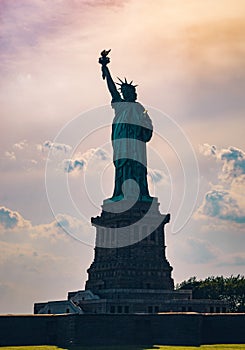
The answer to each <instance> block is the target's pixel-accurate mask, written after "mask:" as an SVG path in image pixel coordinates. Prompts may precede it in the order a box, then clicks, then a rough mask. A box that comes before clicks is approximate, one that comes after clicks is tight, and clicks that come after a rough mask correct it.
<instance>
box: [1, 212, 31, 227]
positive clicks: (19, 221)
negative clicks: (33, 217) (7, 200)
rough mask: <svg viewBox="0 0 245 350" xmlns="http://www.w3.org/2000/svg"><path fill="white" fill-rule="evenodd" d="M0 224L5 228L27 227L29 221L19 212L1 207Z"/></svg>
mask: <svg viewBox="0 0 245 350" xmlns="http://www.w3.org/2000/svg"><path fill="white" fill-rule="evenodd" d="M0 225H1V226H2V227H3V228H5V229H16V228H17V227H18V228H25V227H26V228H27V227H29V226H30V223H29V221H27V220H25V219H24V218H23V217H22V216H21V215H20V214H19V213H18V212H16V211H13V210H11V209H8V208H6V207H3V206H2V207H0Z"/></svg>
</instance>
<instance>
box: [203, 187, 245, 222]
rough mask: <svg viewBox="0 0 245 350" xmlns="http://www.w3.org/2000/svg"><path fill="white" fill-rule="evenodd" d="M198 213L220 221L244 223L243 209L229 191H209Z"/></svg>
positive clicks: (244, 214) (244, 213) (244, 209)
mask: <svg viewBox="0 0 245 350" xmlns="http://www.w3.org/2000/svg"><path fill="white" fill-rule="evenodd" d="M199 213H200V214H202V215H204V216H207V217H213V218H218V219H220V220H225V221H230V222H235V223H237V224H244V223H245V207H241V205H240V203H239V202H238V200H237V199H236V198H234V196H233V194H232V192H231V191H224V190H211V191H209V192H208V193H207V194H206V195H205V199H204V202H203V204H202V206H201V207H200V209H199Z"/></svg>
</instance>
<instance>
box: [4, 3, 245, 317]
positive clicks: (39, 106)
mask: <svg viewBox="0 0 245 350" xmlns="http://www.w3.org/2000/svg"><path fill="white" fill-rule="evenodd" d="M0 34H1V35H0V56H1V61H0V70H1V74H0V76H1V78H0V80H1V88H0V104H1V111H0V113H1V149H0V159H1V164H0V167H1V190H0V241H1V245H0V313H31V312H32V311H33V303H34V302H39V301H47V300H58V299H64V298H66V295H67V292H68V291H72V290H79V289H82V288H83V287H84V282H85V281H86V278H87V275H86V269H87V268H88V267H89V265H90V264H91V262H92V259H93V240H94V229H93V228H92V227H91V225H90V218H91V217H92V216H97V215H99V214H100V211H101V209H100V206H101V204H102V201H103V199H105V198H108V197H110V196H111V194H112V190H113V165H112V160H111V159H112V150H111V145H110V124H111V122H112V118H113V111H111V107H110V96H109V94H108V91H107V89H106V86H105V82H104V81H103V80H102V77H101V72H100V66H99V64H98V58H99V55H100V52H101V51H102V50H103V49H109V48H111V49H112V51H111V53H110V58H111V63H110V65H109V68H110V69H111V72H112V75H113V77H114V79H116V77H117V76H118V77H121V78H124V77H127V78H128V79H129V81H131V80H133V81H134V82H135V84H138V87H137V93H138V100H139V101H140V102H141V103H142V104H143V105H144V106H145V107H146V108H147V110H148V111H149V114H150V117H151V119H152V122H153V126H154V131H155V135H154V137H153V139H152V140H151V141H150V143H149V145H148V164H149V186H150V189H151V193H152V194H154V196H156V197H158V198H159V202H160V209H161V212H162V213H167V212H170V213H171V218H172V220H171V222H170V224H168V225H167V226H166V242H167V257H168V260H169V261H170V264H171V265H172V266H173V268H174V270H173V277H174V280H175V283H179V282H181V281H182V280H184V279H187V278H189V277H190V276H197V277H198V278H204V277H207V276H211V275H224V276H229V275H231V274H233V275H235V274H244V272H245V253H244V243H245V228H244V224H245V193H244V185H245V141H244V130H245V122H244V115H245V96H244V91H245V2H244V1H243V0H233V1H231V0H212V1H211V0H186V1H182V0H154V1H147V0H127V1H121V0H120V1H119V0H98V1H95V0H94V1H93V0H91V1H89V0H52V1H48V0H11V1H8V0H0ZM103 106H104V107H103ZM161 118H162V119H161ZM168 121H169V123H170V124H171V127H170V126H169V128H168V124H167V123H168ZM76 123H77V124H76ZM170 124H169V125H170ZM78 125H79V127H78ZM171 128H172V129H171ZM171 130H174V131H176V132H173V134H172V133H171ZM64 132H67V134H68V136H69V137H65V136H64V135H63V134H64ZM57 135H58V137H57ZM68 139H69V142H68V141H67V140H68ZM75 141H76V144H73V143H75ZM185 141H186V144H188V145H189V146H188V147H189V148H188V147H187V148H188V149H185V150H186V152H187V153H185V150H183V152H181V150H182V142H185ZM74 145H75V146H74ZM50 150H51V151H53V152H55V155H56V156H57V158H58V159H60V160H61V161H60V163H61V164H62V166H61V168H60V169H59V171H58V172H57V174H58V175H57V177H55V176H53V174H52V176H51V175H49V173H48V178H47V177H46V180H45V167H46V162H47V157H48V152H49V151H50ZM192 161H193V163H192ZM195 161H197V162H196V163H195ZM195 164H196V165H198V169H199V175H198V173H197V172H196V168H195ZM48 166H49V165H48ZM60 176H65V179H67V180H68V182H69V191H70V192H69V193H70V199H71V202H73V203H75V205H76V208H77V212H78V213H80V215H75V214H74V212H73V210H72V209H71V208H70V203H71V202H70V201H66V198H64V197H62V195H61V193H60V192H59V191H58V190H57V191H58V192H57V193H54V194H52V193H50V189H49V187H48V189H47V192H48V196H49V200H50V202H51V203H50V204H51V207H50V204H49V202H48V198H47V193H46V186H45V184H46V185H47V186H49V184H51V192H52V190H56V187H55V186H56V184H60V182H59V179H60ZM198 181H200V186H199V191H197V188H196V187H195V185H196V184H197V183H198ZM57 189H58V186H57ZM194 192H195V193H194ZM194 194H195V195H196V196H197V199H196V202H195V198H194V197H195V195H194ZM188 195H189V197H188ZM185 196H186V197H185ZM191 196H192V197H191ZM187 197H188V198H187ZM183 198H184V201H183V203H182V204H181V201H182V199H183ZM190 201H191V203H190ZM192 206H194V210H193V212H192V211H191V207H192ZM179 211H181V213H183V215H184V216H185V218H182V221H183V222H184V221H185V222H186V223H185V225H184V226H183V225H181V224H182V223H183V222H181V219H178V212H179ZM55 216H56V218H55ZM177 219H178V220H179V221H178V220H177ZM180 226H181V229H179V230H178V229H177V228H180ZM182 226H183V227H182ZM62 227H63V228H65V229H66V230H63V229H62ZM69 233H71V234H72V235H73V236H75V238H76V239H74V238H73V237H71V235H70V234H69Z"/></svg>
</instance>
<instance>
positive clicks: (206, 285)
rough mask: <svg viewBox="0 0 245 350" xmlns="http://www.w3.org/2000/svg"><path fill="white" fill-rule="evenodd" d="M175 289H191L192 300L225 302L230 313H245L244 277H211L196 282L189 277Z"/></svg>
mask: <svg viewBox="0 0 245 350" xmlns="http://www.w3.org/2000/svg"><path fill="white" fill-rule="evenodd" d="M176 289H178V290H180V289H191V290H192V297H193V299H216V300H223V301H225V302H227V303H228V304H229V306H230V310H231V311H232V312H245V278H244V276H241V275H237V276H233V275H232V276H230V277H223V276H216V277H215V276H211V277H207V278H205V279H203V280H202V279H200V280H198V279H197V278H196V277H190V278H189V279H188V280H186V281H183V282H181V283H180V284H178V285H177V286H176Z"/></svg>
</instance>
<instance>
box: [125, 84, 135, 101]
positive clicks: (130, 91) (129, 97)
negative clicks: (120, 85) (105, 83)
mask: <svg viewBox="0 0 245 350" xmlns="http://www.w3.org/2000/svg"><path fill="white" fill-rule="evenodd" d="M122 95H123V98H124V100H125V101H127V102H135V101H136V100H137V93H136V90H135V87H133V86H129V87H128V88H124V90H123V91H122Z"/></svg>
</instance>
